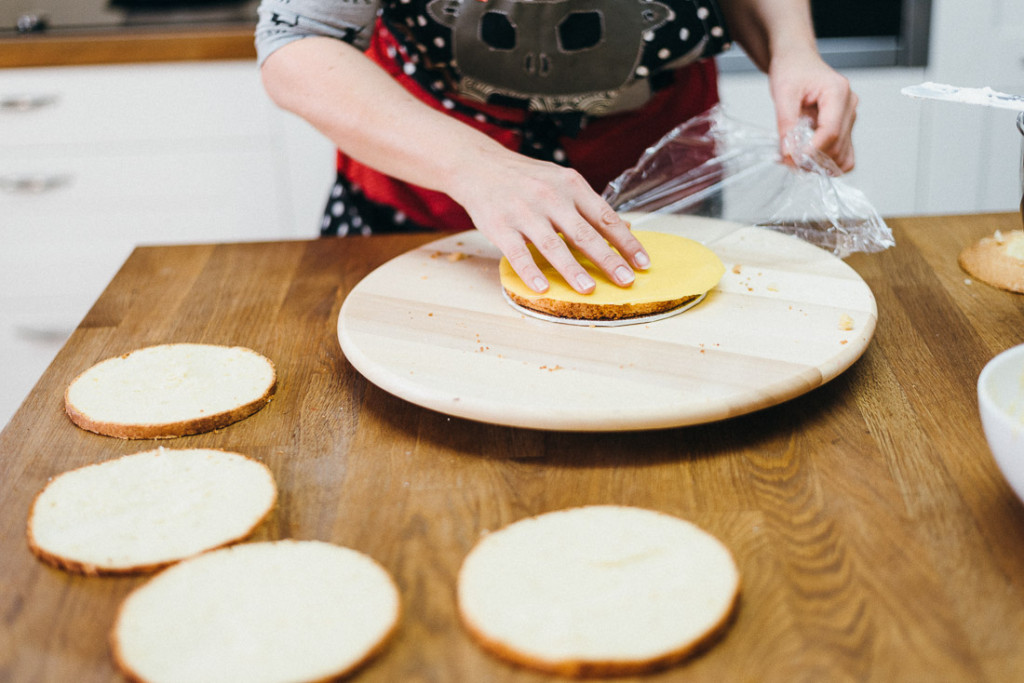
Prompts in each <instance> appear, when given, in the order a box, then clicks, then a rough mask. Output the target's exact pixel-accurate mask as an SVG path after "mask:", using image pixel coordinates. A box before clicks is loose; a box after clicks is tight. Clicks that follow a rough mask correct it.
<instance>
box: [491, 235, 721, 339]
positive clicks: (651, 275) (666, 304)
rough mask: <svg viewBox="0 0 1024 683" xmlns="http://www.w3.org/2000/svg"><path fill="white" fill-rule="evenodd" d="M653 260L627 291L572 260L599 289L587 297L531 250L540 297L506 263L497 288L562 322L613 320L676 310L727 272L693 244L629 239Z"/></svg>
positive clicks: (649, 237)
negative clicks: (543, 287) (542, 281)
mask: <svg viewBox="0 0 1024 683" xmlns="http://www.w3.org/2000/svg"><path fill="white" fill-rule="evenodd" d="M633 234H634V235H635V236H636V238H637V239H638V240H640V242H641V244H643V245H644V248H645V249H646V250H647V253H648V254H649V255H650V257H651V266H650V268H648V269H647V270H637V271H635V274H636V279H635V280H634V282H633V284H632V285H630V286H629V287H620V286H618V285H616V284H615V283H614V282H612V281H611V280H610V279H609V278H608V277H607V276H606V275H605V274H604V273H603V272H602V271H601V270H600V269H598V268H597V266H595V265H594V264H593V263H591V262H590V261H589V260H588V259H587V258H586V257H585V256H583V255H582V254H580V253H579V252H578V251H576V250H573V255H574V256H575V257H576V259H577V260H578V261H579V262H580V264H581V265H582V266H583V267H584V268H585V269H586V270H587V272H588V273H589V274H590V275H591V277H593V278H594V281H595V282H596V283H597V284H596V286H595V288H594V290H593V291H592V292H591V293H589V294H580V293H579V292H577V291H576V290H574V289H573V288H572V287H570V286H569V285H568V284H567V283H566V282H565V280H564V279H562V276H561V275H560V274H559V273H558V272H557V271H556V270H555V269H554V268H553V267H552V266H551V265H550V264H549V263H547V261H545V260H544V259H543V258H542V257H541V256H540V255H539V253H538V252H537V251H536V250H535V249H534V248H533V247H531V250H532V252H533V256H534V261H535V262H536V263H537V264H538V265H539V266H540V268H541V270H542V271H543V272H544V275H545V276H546V277H547V279H548V282H549V283H550V287H549V289H548V291H546V292H544V293H537V292H534V291H533V290H532V289H530V288H529V287H527V286H526V285H525V284H524V283H523V281H522V280H521V279H520V278H519V276H518V275H517V274H516V273H515V271H514V270H512V266H511V264H509V262H508V259H506V258H502V259H501V264H500V271H499V272H500V276H501V284H502V287H504V289H505V292H506V293H507V294H508V296H509V298H510V299H511V300H512V301H513V302H515V303H516V304H518V305H520V306H523V307H524V308H528V309H531V310H535V311H540V312H542V313H547V314H549V315H554V316H557V317H563V318H574V319H584V320H616V319H625V318H634V317H640V316H647V315H653V314H657V313H662V312H665V311H668V310H672V309H674V308H677V307H679V306H681V305H683V304H685V303H686V302H688V301H691V300H692V299H694V298H695V297H698V296H700V295H702V294H704V293H706V292H708V291H709V290H711V289H713V288H714V287H715V285H717V284H718V281H719V280H720V279H721V277H722V274H723V273H724V272H725V266H724V265H723V264H722V261H721V260H720V259H719V258H718V256H716V255H715V253H714V252H713V251H712V250H711V249H708V248H707V247H705V246H704V245H702V244H700V243H699V242H696V241H694V240H691V239H688V238H685V237H680V236H679V235H673V234H669V233H663V232H654V231H644V230H636V231H634V233H633Z"/></svg>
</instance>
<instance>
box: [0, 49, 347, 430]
mask: <svg viewBox="0 0 1024 683" xmlns="http://www.w3.org/2000/svg"><path fill="white" fill-rule="evenodd" d="M332 160H333V149H332V148H331V146H330V144H329V143H327V141H326V140H324V139H323V138H321V137H320V136H319V135H318V134H316V133H315V132H313V131H311V130H308V127H307V126H306V124H304V123H302V122H301V121H298V120H297V119H295V118H294V117H291V116H290V115H288V114H285V113H283V112H281V111H279V110H277V109H276V108H275V107H274V106H273V104H272V103H270V102H269V100H268V99H267V97H266V95H265V94H264V92H263V90H262V87H261V85H260V83H259V77H258V73H257V70H256V67H255V65H254V64H253V63H251V62H248V61H245V62H216V63H175V64H159V65H146V66H134V65H133V66H105V67H66V68H45V69H11V70H2V71H0V237H2V239H3V243H4V248H3V249H2V250H0V272H2V273H3V287H2V288H0V347H2V348H3V350H4V354H3V356H2V360H0V425H2V424H5V423H6V422H7V420H8V419H9V417H10V416H11V415H12V414H13V412H14V410H15V409H16V408H17V405H18V404H19V403H20V402H21V400H22V399H23V398H24V395H25V394H26V393H27V392H28V390H29V389H30V388H31V386H32V385H33V383H34V382H35V381H36V380H37V379H38V378H39V375H40V374H41V373H42V372H43V370H44V369H45V368H46V365H47V364H48V363H49V362H50V360H51V359H52V357H53V355H54V354H55V353H56V352H57V350H59V348H60V346H61V345H62V344H63V342H64V341H65V340H66V338H67V335H68V334H69V333H70V332H71V330H73V329H74V327H75V326H76V325H77V324H78V322H79V321H80V320H81V318H82V316H84V314H85V313H86V312H87V311H88V308H89V306H90V305H91V304H92V303H93V302H94V301H95V300H96V298H97V297H98V296H99V294H100V293H101V292H102V290H103V287H104V286H105V285H106V284H107V283H108V282H109V281H110V279H111V277H112V276H113V275H114V273H115V272H116V271H117V268H118V267H119V266H120V265H121V263H122V262H123V261H124V259H125V258H126V257H127V256H128V254H129V253H130V252H131V250H132V248H133V247H134V246H136V245H139V244H168V243H195V242H219V241H244V240H266V239H284V238H298V237H302V238H306V237H313V236H315V235H316V231H317V227H318V224H319V211H320V209H321V207H322V205H323V202H324V201H325V198H326V193H327V191H328V188H329V185H330V183H331V181H332V179H333V163H332Z"/></svg>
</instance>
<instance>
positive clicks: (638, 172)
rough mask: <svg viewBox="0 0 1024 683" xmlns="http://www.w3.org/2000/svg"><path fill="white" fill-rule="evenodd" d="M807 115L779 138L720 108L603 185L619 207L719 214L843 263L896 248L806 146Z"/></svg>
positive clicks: (865, 206)
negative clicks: (853, 256)
mask: <svg viewBox="0 0 1024 683" xmlns="http://www.w3.org/2000/svg"><path fill="white" fill-rule="evenodd" d="M813 134H814V131H813V129H812V127H811V122H810V119H805V120H802V121H801V122H800V123H799V124H798V125H797V126H796V127H794V129H793V130H792V131H791V132H790V133H789V134H788V135H787V136H786V138H785V139H784V140H783V141H782V145H781V149H783V150H785V152H786V154H785V155H783V154H782V152H780V144H779V139H778V137H777V136H775V135H774V134H773V133H771V132H768V131H765V130H762V129H760V128H757V127H755V126H751V125H749V124H745V123H741V122H739V121H736V120H734V119H732V118H730V117H729V116H727V115H726V113H725V111H724V109H723V108H722V107H721V106H720V105H719V106H716V107H714V108H713V109H710V110H708V111H707V112H705V113H704V114H701V115H700V116H697V117H694V118H692V119H690V120H689V121H686V122H685V123H683V124H681V125H679V126H677V127H676V128H675V129H673V130H672V131H671V132H669V133H668V134H667V135H665V136H664V137H663V138H662V139H661V140H660V141H659V142H658V143H657V144H655V145H654V146H653V147H651V148H649V149H648V150H647V151H646V152H644V154H643V156H642V157H641V158H640V160H639V161H638V162H637V164H636V165H635V166H633V167H632V168H630V169H628V170H627V171H625V172H624V173H622V174H621V175H620V176H619V177H618V178H616V179H615V180H613V181H612V182H611V183H609V184H608V187H607V188H606V189H605V191H604V198H605V199H606V200H607V201H608V202H609V203H610V204H611V205H612V206H613V207H614V208H615V209H616V210H618V211H621V212H625V211H639V212H649V213H659V214H660V213H672V214H686V215H699V216H708V217H713V218H723V219H726V220H730V221H736V222H739V223H744V224H748V225H756V226H758V227H764V228H770V229H772V230H778V231H780V232H784V233H788V234H791V235H796V236H797V237H800V238H801V239H804V240H806V241H807V242H810V243H812V244H815V245H817V246H819V247H822V248H824V249H828V250H830V251H831V252H832V253H834V254H835V255H836V256H838V257H840V258H843V257H845V256H848V255H849V254H852V253H855V252H868V253H871V252H878V251H882V250H884V249H887V248H889V247H891V246H894V245H895V241H894V240H893V236H892V231H891V230H890V229H889V227H888V226H887V225H886V224H885V221H884V220H883V219H882V217H881V216H880V215H879V214H878V212H877V211H876V210H875V208H874V206H872V204H871V202H869V201H868V199H867V198H866V197H865V196H864V194H863V193H862V192H861V191H860V190H858V189H856V188H854V187H851V186H850V185H849V184H848V183H846V182H844V181H843V179H842V178H841V177H840V176H841V175H842V173H841V171H840V170H839V169H838V167H836V165H835V163H833V161H832V160H831V159H830V158H829V157H827V156H826V155H825V154H823V153H822V152H820V151H818V150H817V149H815V148H814V147H813V146H812V145H811V144H810V141H811V138H812V136H813Z"/></svg>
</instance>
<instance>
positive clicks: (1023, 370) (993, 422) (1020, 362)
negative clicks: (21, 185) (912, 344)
mask: <svg viewBox="0 0 1024 683" xmlns="http://www.w3.org/2000/svg"><path fill="white" fill-rule="evenodd" d="M978 410H979V411H980V413H981V426H982V428H983V429H984V430H985V438H986V439H988V446H989V449H990V450H991V451H992V455H993V457H994V458H995V460H996V464H997V465H999V469H1001V470H1002V471H1003V476H1004V477H1006V481H1007V482H1009V484H1010V486H1011V487H1013V490H1014V491H1015V492H1016V493H1017V497H1018V498H1020V499H1021V500H1022V501H1024V344H1021V345H1019V346H1014V347H1012V348H1010V349H1007V350H1006V351H1003V352H1002V353H1000V354H999V355H998V356H996V357H995V358H993V359H992V360H990V361H989V362H988V364H987V365H985V368H984V369H983V370H982V371H981V374H980V375H979V376H978Z"/></svg>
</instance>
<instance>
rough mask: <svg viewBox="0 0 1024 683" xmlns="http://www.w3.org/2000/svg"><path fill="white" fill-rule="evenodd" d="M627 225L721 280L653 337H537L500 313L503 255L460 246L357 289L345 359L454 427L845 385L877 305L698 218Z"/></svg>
mask: <svg viewBox="0 0 1024 683" xmlns="http://www.w3.org/2000/svg"><path fill="white" fill-rule="evenodd" d="M633 225H634V227H635V228H636V227H642V228H643V229H645V230H661V231H664V232H673V233H677V234H681V235H685V236H687V237H690V238H692V239H696V240H698V241H700V242H702V243H704V244H706V245H707V246H709V247H710V248H712V249H713V250H714V251H715V252H716V253H717V254H718V256H719V257H720V258H721V259H722V261H723V262H724V263H725V266H726V273H725V275H724V276H723V277H722V280H721V282H720V283H719V285H718V286H717V287H716V288H715V289H713V290H712V291H711V292H709V293H708V295H707V298H706V299H705V300H704V301H703V302H701V303H700V304H699V305H698V306H695V307H694V308H692V309H691V310H689V311H686V312H685V313H682V314H680V315H677V316H673V317H670V318H665V319H663V320H659V321H657V322H651V323H644V324H638V325H627V326H623V327H581V326H572V325H562V324H558V323H552V322H547V321H543V320H538V319H535V318H532V317H529V316H526V315H524V314H522V313H520V312H518V311H516V310H514V309H513V308H512V307H511V306H509V305H508V303H506V301H505V299H504V298H503V296H502V288H501V285H500V283H499V280H498V261H499V259H500V256H501V255H500V252H499V251H498V250H497V249H496V248H495V247H493V246H492V245H491V244H490V242H488V241H487V239H486V238H485V237H484V236H483V235H482V234H480V233H478V232H475V231H473V232H465V233H460V234H456V235H452V236H449V237H445V238H443V239H439V240H437V241H435V242H431V243H429V244H427V245H425V246H423V247H420V248H418V249H414V250H412V251H409V252H407V253H405V254H402V255H401V256H398V257H396V258H394V259H392V260H391V261H389V262H387V263H386V264H384V265H383V266H381V267H380V268H378V269H376V270H375V271H373V272H372V273H370V275H368V276H367V277H366V278H364V279H363V280H362V281H361V282H359V284H358V285H356V287H355V288H353V290H352V292H351V293H350V294H349V295H348V297H347V298H346V300H345V303H344V305H343V306H342V309H341V314H340V316H339V318H338V338H339V340H340V343H341V348H342V350H343V351H344V353H345V355H346V357H347V358H348V360H349V361H350V362H351V363H352V365H353V366H354V367H355V368H356V369H357V370H358V371H359V372H360V373H362V374H363V375H364V376H365V377H366V378H367V379H368V380H369V381H371V382H373V383H374V384H376V385H377V386H379V387H380V388H382V389H384V390H385V391H388V392H390V393H392V394H394V395H395V396H398V397H400V398H403V399H405V400H407V401H410V402H412V403H415V404H417V405H420V406H423V407H425V408H429V409H432V410H436V411H440V412H442V413H445V414H448V415H453V416H457V417H464V418H468V419H471V420H477V421H482V422H488V423H493V424H500V425H507V426H515V427H526V428H533V429H552V430H556V429H557V430H571V431H613V430H615V431H618V430H639V429H657V428H665V427H676V426H683V425H690V424H699V423H705V422H712V421H715V420H720V419H724V418H728V417H732V416H735V415H741V414H744V413H748V412H751V411H754V410H759V409H761V408H766V407H768V406H772V405H776V404H778V403H781V402H783V401H786V400H788V399H791V398H794V397H796V396H799V395H801V394H803V393H805V392H807V391H810V390H811V389H814V388H815V387H818V386H820V385H822V384H824V383H825V382H827V381H828V380H830V379H832V378H834V377H836V376H837V375H839V374H840V373H841V372H843V371H844V370H846V368H848V367H849V366H850V365H852V364H853V362H854V361H856V360H857V359H858V358H859V357H860V356H861V354H862V353H863V352H864V350H865V349H866V348H867V345H868V343H869V342H870V341H871V337H872V335H873V334H874V330H875V321H876V318H877V308H876V306H875V298H874V295H872V293H871V290H870V289H869V288H868V286H867V284H866V283H865V282H864V281H863V280H862V279H861V278H860V276H859V275H858V274H857V273H856V272H855V271H854V270H853V269H852V268H850V267H849V266H847V265H846V264H845V263H844V262H843V261H841V260H840V259H838V258H836V257H835V256H833V255H832V254H830V253H828V252H826V251H824V250H823V249H820V248H818V247H815V246H813V245H810V244H808V243H806V242H804V241H802V240H799V239H797V238H795V237H790V236H788V235H783V234H780V233H776V232H773V231H770V230H766V229H762V228H753V227H749V226H743V225H739V224H736V223H729V222H726V221H720V220H712V219H706V218H694V217H684V216H657V215H650V216H644V217H642V218H641V219H639V220H634V223H633Z"/></svg>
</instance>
